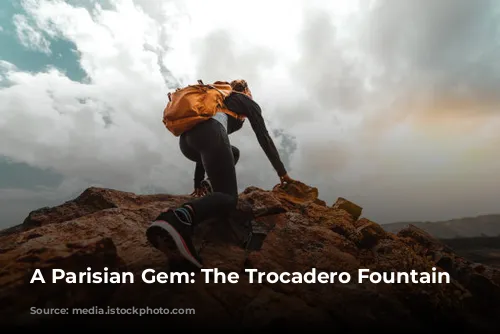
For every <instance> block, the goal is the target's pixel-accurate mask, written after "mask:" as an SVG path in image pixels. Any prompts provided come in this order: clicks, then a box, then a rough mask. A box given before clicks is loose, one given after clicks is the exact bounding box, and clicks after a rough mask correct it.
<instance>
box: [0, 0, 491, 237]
mask: <svg viewBox="0 0 500 334" xmlns="http://www.w3.org/2000/svg"><path fill="white" fill-rule="evenodd" d="M499 10H500V3H499V2H496V1H487V0H477V1H468V0H442V1H430V0H423V1H416V0H414V1H409V0H398V1H391V0H387V1H353V0H349V1H347V0H345V1H312V0H305V1H298V0H273V1H262V0H259V1H251V2H235V1H222V0H213V1H202V0H183V1H180V0H179V1H177V0H164V1H160V0H158V1H148V0H134V1H109V0H107V1H92V0H73V1H69V0H68V1H60V0H52V1H41V0H29V1H13V0H5V1H0V228H6V227H9V226H13V225H16V224H19V223H22V221H23V220H24V218H25V217H27V215H28V213H29V212H30V211H32V210H35V209H38V208H41V207H44V206H54V205H58V204H61V203H63V202H64V201H67V200H70V199H73V198H75V197H76V196H78V195H79V194H80V193H81V192H82V191H84V190H85V189H86V188H87V187H90V186H99V187H108V188H113V189H118V190H123V191H131V192H135V193H138V194H148V193H160V192H161V193H170V194H188V193H190V192H191V191H192V190H193V189H192V187H193V177H194V163H192V162H191V161H189V160H187V159H186V158H184V157H183V156H182V154H181V152H180V150H179V144H178V138H176V137H174V136H173V135H171V134H170V133H169V132H168V131H167V130H166V129H165V127H164V125H163V124H162V122H161V117H162V113H163V109H164V107H165V105H166V103H167V100H168V99H167V94H168V92H170V91H172V90H174V89H175V88H177V87H181V86H183V85H188V84H194V83H196V80H198V79H202V80H203V81H205V82H213V81H216V80H226V81H230V80H233V79H239V78H244V79H246V80H247V81H248V83H249V85H250V87H251V89H252V93H253V96H254V98H255V100H256V101H257V102H258V103H259V105H260V106H261V108H262V111H263V116H264V119H265V121H266V124H267V126H268V130H269V132H270V134H271V135H272V137H273V139H274V140H275V143H276V145H277V146H278V148H279V151H280V153H281V156H282V158H283V161H284V163H285V165H286V167H287V170H288V171H289V175H290V176H291V177H292V178H294V179H297V180H299V181H301V182H304V183H306V184H308V185H310V186H314V187H317V188H318V189H319V194H320V198H321V199H323V200H324V201H326V202H327V204H329V205H331V204H333V203H334V202H335V200H336V199H337V198H338V197H344V198H347V199H349V200H351V201H353V202H355V203H357V204H358V205H360V206H362V207H363V216H365V217H367V218H370V219H372V220H374V221H376V222H378V223H381V224H385V223H391V222H398V221H423V220H443V219H451V218H458V217H464V216H476V215H480V214H489V213H500V202H499V198H500V177H499V173H500V155H499V154H498V147H500V131H498V128H499V127H500V110H499V105H500V94H498V92H499V91H500V63H499V62H498V61H497V60H498V59H499V55H500V54H499V51H500V20H498V15H499ZM230 138H231V142H232V144H233V145H235V146H237V147H238V148H239V149H240V151H241V157H240V160H239V162H238V165H237V175H238V186H239V188H240V191H243V190H244V189H245V188H246V187H249V186H257V187H261V188H263V189H271V188H272V187H273V186H274V185H275V184H277V183H278V182H279V179H278V177H277V175H276V172H275V171H274V170H273V168H272V166H271V164H270V162H269V161H268V160H267V158H266V156H265V154H264V152H263V151H262V149H261V148H260V146H259V144H258V142H257V140H256V137H255V135H254V134H253V133H252V130H251V126H250V125H249V124H246V125H245V126H244V127H243V129H242V130H241V131H239V132H238V133H235V134H232V135H231V137H230Z"/></svg>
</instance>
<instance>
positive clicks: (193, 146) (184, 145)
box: [179, 119, 239, 223]
mask: <svg viewBox="0 0 500 334" xmlns="http://www.w3.org/2000/svg"><path fill="white" fill-rule="evenodd" d="M179 146H180V149H181V152H182V153H183V154H184V156H186V158H188V159H189V160H192V161H200V160H201V162H202V163H203V166H204V168H205V171H206V174H207V177H208V178H209V179H210V182H211V184H212V189H213V193H211V194H209V195H207V196H205V197H202V198H199V199H196V200H193V201H191V202H188V203H186V204H188V205H190V206H191V207H192V208H193V211H194V214H195V217H194V223H199V222H202V221H205V220H208V219H211V218H216V217H223V216H225V215H227V214H228V213H230V212H231V211H232V210H234V209H235V208H236V205H237V203H238V185H237V181H236V170H235V158H236V157H238V158H239V151H238V149H237V148H235V147H234V148H233V147H232V146H231V144H230V143H229V137H228V135H227V132H226V130H225V129H224V127H223V126H222V124H220V123H219V122H218V121H216V120H215V119H209V120H207V121H205V122H203V123H201V124H198V125H197V126H195V127H194V128H193V129H191V130H190V131H188V132H185V133H184V134H182V135H181V137H180V141H179ZM235 152H237V153H236V156H235Z"/></svg>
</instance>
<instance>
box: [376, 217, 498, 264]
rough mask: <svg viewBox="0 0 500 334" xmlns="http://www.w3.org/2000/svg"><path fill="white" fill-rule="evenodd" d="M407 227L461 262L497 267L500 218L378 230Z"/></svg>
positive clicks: (395, 227)
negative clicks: (418, 230) (445, 248)
mask: <svg viewBox="0 0 500 334" xmlns="http://www.w3.org/2000/svg"><path fill="white" fill-rule="evenodd" d="M409 224H411V225H415V226H417V227H420V228H421V229H423V230H424V231H427V232H428V233H430V234H431V235H432V236H434V237H435V238H437V239H440V240H441V241H442V242H444V243H445V244H447V245H448V246H449V247H451V248H452V249H453V250H454V251H455V252H456V253H457V254H459V255H460V256H463V257H464V258H467V259H469V260H471V261H474V262H479V263H483V264H487V265H490V266H495V267H500V214H496V215H482V216H477V217H466V218H459V219H451V220H447V221H436V222H407V223H393V224H384V225H381V226H382V227H383V228H384V229H385V230H386V231H388V232H393V233H397V232H399V231H400V230H402V229H403V228H405V227H407V226H408V225H409Z"/></svg>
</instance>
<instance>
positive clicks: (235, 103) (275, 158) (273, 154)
mask: <svg viewBox="0 0 500 334" xmlns="http://www.w3.org/2000/svg"><path fill="white" fill-rule="evenodd" d="M224 103H225V105H226V107H227V108H228V109H229V110H231V111H232V112H234V113H236V114H238V115H244V116H246V118H247V119H248V120H249V121H250V125H251V126H252V129H253V131H254V133H255V135H256V137H257V140H258V142H259V144H260V146H261V147H262V149H263V150H264V153H265V154H266V156H267V158H268V159H269V161H270V162H271V164H272V166H273V167H274V169H275V170H276V172H277V173H278V176H280V177H281V176H283V175H285V174H286V173H287V171H286V169H285V166H284V165H283V162H282V161H281V158H280V155H279V152H278V150H277V149H276V146H275V145H274V142H273V140H272V138H271V136H270V135H269V132H268V131H267V127H266V124H265V122H264V118H263V117H262V110H261V108H260V106H259V105H258V104H257V103H256V102H255V101H254V100H253V99H251V98H249V97H248V96H247V95H244V94H241V93H236V92H234V93H232V94H231V95H229V96H228V97H227V98H226V99H225V100H224ZM243 123H244V121H240V120H238V119H236V118H234V117H232V116H229V115H228V129H227V130H228V134H232V133H234V132H236V131H238V130H240V129H241V128H242V126H243ZM204 176H205V169H204V168H203V164H202V163H201V162H198V163H197V164H196V169H195V179H194V181H195V188H198V187H199V185H200V183H201V181H202V180H203V178H204Z"/></svg>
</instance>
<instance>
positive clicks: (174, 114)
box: [163, 80, 245, 137]
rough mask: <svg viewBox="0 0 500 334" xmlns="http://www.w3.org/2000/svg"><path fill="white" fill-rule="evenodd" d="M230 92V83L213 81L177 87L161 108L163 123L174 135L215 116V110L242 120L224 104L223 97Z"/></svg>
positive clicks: (241, 118) (178, 134)
mask: <svg viewBox="0 0 500 334" xmlns="http://www.w3.org/2000/svg"><path fill="white" fill-rule="evenodd" d="M231 93H232V87H231V85H230V84H227V83H222V82H219V81H218V82H215V83H214V84H211V85H206V84H203V82H202V81H201V80H198V85H189V86H186V87H184V88H178V89H177V90H176V91H175V92H173V93H169V94H168V99H169V102H168V104H167V106H166V107H165V109H164V110H163V124H165V127H166V128H167V129H168V130H169V131H170V132H171V133H172V134H173V135H174V136H176V137H178V136H180V135H181V134H182V133H184V132H186V131H188V130H190V129H192V128H193V127H194V126H195V125H197V124H199V123H201V122H203V121H206V120H208V119H209V118H211V117H213V116H215V114H216V113H217V112H224V113H226V114H228V115H230V116H232V117H235V118H238V119H239V120H243V119H244V118H245V117H244V116H241V115H238V114H236V113H234V112H232V111H230V110H229V109H227V108H226V107H225V106H224V98H225V97H227V96H228V95H229V94H231Z"/></svg>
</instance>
